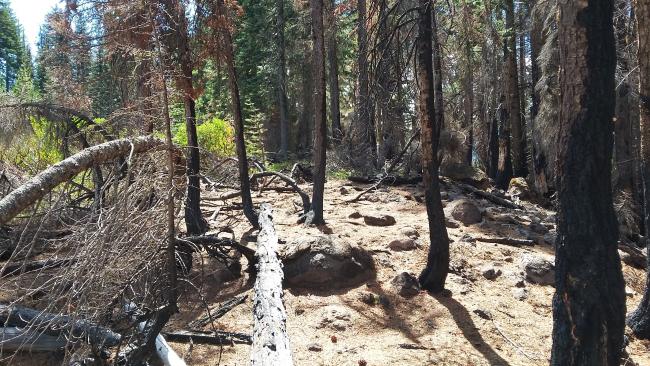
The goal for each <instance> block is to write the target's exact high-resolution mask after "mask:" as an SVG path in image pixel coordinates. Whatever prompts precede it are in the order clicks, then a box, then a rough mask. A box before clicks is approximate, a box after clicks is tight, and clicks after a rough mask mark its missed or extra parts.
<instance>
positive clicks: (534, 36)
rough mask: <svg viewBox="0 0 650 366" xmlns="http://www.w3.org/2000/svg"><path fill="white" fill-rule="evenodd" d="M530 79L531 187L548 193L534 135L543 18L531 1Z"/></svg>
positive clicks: (544, 157) (542, 152)
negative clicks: (532, 182)
mask: <svg viewBox="0 0 650 366" xmlns="http://www.w3.org/2000/svg"><path fill="white" fill-rule="evenodd" d="M529 6H530V8H531V16H530V23H531V28H530V79H531V88H530V93H531V97H530V100H531V103H530V126H529V127H530V131H531V148H532V150H531V154H532V156H531V158H532V160H533V172H532V173H533V181H534V184H533V187H534V189H535V191H536V192H537V193H538V194H540V195H545V194H546V193H548V183H547V180H546V156H545V154H544V151H543V150H542V149H541V147H540V146H539V142H538V139H539V138H540V137H538V136H536V134H537V133H538V131H539V130H538V128H537V114H538V113H539V105H540V101H541V98H540V95H539V91H538V89H537V83H539V80H540V77H541V69H540V67H539V54H540V51H541V49H542V47H543V45H544V35H543V28H544V19H543V18H542V14H541V11H540V10H539V9H537V8H536V7H537V3H536V2H533V3H531V4H530V5H529Z"/></svg>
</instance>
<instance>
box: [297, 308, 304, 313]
mask: <svg viewBox="0 0 650 366" xmlns="http://www.w3.org/2000/svg"><path fill="white" fill-rule="evenodd" d="M295 312H296V315H302V314H304V313H305V309H300V308H298V309H296V311H295Z"/></svg>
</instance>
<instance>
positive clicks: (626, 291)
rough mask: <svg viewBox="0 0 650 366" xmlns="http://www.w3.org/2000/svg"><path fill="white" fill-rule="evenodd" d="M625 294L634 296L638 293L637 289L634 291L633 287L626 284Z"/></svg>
mask: <svg viewBox="0 0 650 366" xmlns="http://www.w3.org/2000/svg"><path fill="white" fill-rule="evenodd" d="M625 295H627V297H633V296H634V295H636V291H634V290H632V289H631V288H629V287H627V286H625Z"/></svg>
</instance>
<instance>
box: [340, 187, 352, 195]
mask: <svg viewBox="0 0 650 366" xmlns="http://www.w3.org/2000/svg"><path fill="white" fill-rule="evenodd" d="M339 193H341V195H343V196H345V195H348V194H350V190H349V189H347V188H346V187H341V188H339Z"/></svg>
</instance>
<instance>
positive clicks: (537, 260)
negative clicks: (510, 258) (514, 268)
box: [521, 255, 555, 286]
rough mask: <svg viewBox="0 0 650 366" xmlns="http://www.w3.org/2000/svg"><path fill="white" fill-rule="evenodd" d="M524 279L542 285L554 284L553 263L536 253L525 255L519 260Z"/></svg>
mask: <svg viewBox="0 0 650 366" xmlns="http://www.w3.org/2000/svg"><path fill="white" fill-rule="evenodd" d="M521 266H522V269H523V271H524V273H525V275H526V280H528V281H530V282H533V283H537V284H540V285H543V286H546V285H553V284H555V265H554V264H553V263H551V262H550V261H548V260H546V259H544V258H542V257H538V256H536V255H526V256H524V258H523V259H522V262H521Z"/></svg>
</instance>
